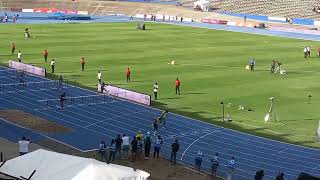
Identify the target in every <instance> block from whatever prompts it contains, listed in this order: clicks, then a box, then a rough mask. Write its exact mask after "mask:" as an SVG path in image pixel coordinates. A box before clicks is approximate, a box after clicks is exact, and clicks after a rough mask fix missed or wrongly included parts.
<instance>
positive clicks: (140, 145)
mask: <svg viewBox="0 0 320 180" xmlns="http://www.w3.org/2000/svg"><path fill="white" fill-rule="evenodd" d="M136 138H137V140H138V152H137V153H138V154H137V155H138V156H139V159H140V155H142V148H143V133H142V131H141V130H139V131H138V132H137V135H136Z"/></svg>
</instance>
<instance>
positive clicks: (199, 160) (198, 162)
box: [195, 150, 203, 171]
mask: <svg viewBox="0 0 320 180" xmlns="http://www.w3.org/2000/svg"><path fill="white" fill-rule="evenodd" d="M202 158H203V154H202V151H201V150H199V151H198V152H197V154H196V158H195V165H196V170H198V171H200V168H201V164H202Z"/></svg>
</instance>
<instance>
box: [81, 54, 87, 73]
mask: <svg viewBox="0 0 320 180" xmlns="http://www.w3.org/2000/svg"><path fill="white" fill-rule="evenodd" d="M80 64H81V71H84V65H85V64H86V61H85V59H84V57H82V58H81V60H80Z"/></svg>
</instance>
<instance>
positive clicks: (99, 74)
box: [97, 71, 102, 84]
mask: <svg viewBox="0 0 320 180" xmlns="http://www.w3.org/2000/svg"><path fill="white" fill-rule="evenodd" d="M97 78H98V82H99V84H101V82H102V80H101V78H102V73H101V71H98V75H97Z"/></svg>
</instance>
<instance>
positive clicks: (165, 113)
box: [160, 110, 168, 128]
mask: <svg viewBox="0 0 320 180" xmlns="http://www.w3.org/2000/svg"><path fill="white" fill-rule="evenodd" d="M167 114H168V111H167V110H166V111H163V112H162V114H161V116H160V122H161V123H162V127H163V128H165V126H166V122H167Z"/></svg>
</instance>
